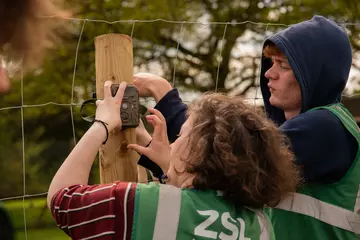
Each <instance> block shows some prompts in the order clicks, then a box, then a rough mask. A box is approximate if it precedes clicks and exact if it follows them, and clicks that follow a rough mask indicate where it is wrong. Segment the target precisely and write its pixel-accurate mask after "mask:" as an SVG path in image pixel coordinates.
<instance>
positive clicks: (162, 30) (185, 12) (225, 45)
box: [0, 0, 360, 198]
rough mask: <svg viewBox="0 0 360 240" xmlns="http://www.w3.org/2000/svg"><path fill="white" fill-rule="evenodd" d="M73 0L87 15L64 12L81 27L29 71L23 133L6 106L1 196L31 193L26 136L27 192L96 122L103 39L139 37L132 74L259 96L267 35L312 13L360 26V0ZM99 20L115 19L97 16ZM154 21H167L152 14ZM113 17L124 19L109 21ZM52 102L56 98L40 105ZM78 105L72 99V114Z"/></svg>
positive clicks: (42, 185)
mask: <svg viewBox="0 0 360 240" xmlns="http://www.w3.org/2000/svg"><path fill="white" fill-rule="evenodd" d="M74 2H75V3H74V4H76V6H77V7H76V9H77V10H76V11H77V14H76V17H79V18H81V19H88V20H87V21H77V20H62V19H58V20H59V21H67V22H68V24H70V25H72V26H74V28H73V31H72V32H70V33H69V34H68V35H67V36H66V38H65V39H64V41H63V43H62V44H61V45H59V46H58V47H56V48H55V49H54V50H52V51H50V52H49V54H48V55H47V57H46V59H45V61H44V65H43V66H42V68H39V69H37V70H36V71H34V72H33V73H31V74H29V75H27V76H26V77H25V78H24V81H23V102H24V105H31V106H32V105H40V106H37V107H26V108H24V111H23V120H24V121H23V126H24V138H23V135H22V121H21V119H22V118H21V111H20V109H19V108H16V109H8V110H1V111H0V129H1V131H2V132H1V135H0V141H1V145H0V151H1V152H0V161H1V164H2V168H1V169H0V174H1V176H2V180H3V181H1V182H0V198H2V197H8V196H15V195H21V194H22V193H23V186H22V183H23V176H22V171H23V154H22V149H23V142H22V140H23V139H24V147H25V156H24V159H25V167H26V171H25V177H26V178H25V181H26V183H27V184H26V193H28V194H32V193H38V192H44V191H46V190H47V187H48V185H49V182H50V179H51V177H52V176H53V175H54V173H55V171H56V169H57V168H58V167H59V165H60V164H61V162H62V161H63V160H64V159H65V157H66V156H67V155H68V153H69V152H70V151H71V148H72V147H73V146H74V133H73V124H74V130H75V131H74V132H75V138H76V139H79V138H80V137H81V136H82V134H83V133H84V131H85V130H86V129H87V128H88V126H89V125H88V123H86V122H84V121H83V120H82V119H81V117H80V113H79V109H80V108H79V104H81V103H82V101H83V100H84V99H87V98H90V97H91V93H92V92H94V91H95V61H94V60H95V52H94V38H95V37H96V36H98V35H101V34H106V33H124V34H128V35H132V37H133V49H134V72H138V71H150V72H155V70H156V69H158V71H159V73H160V74H162V75H163V76H164V77H165V78H167V79H168V80H169V81H171V82H173V83H174V84H175V86H177V87H179V88H180V90H181V92H185V91H193V92H204V91H209V90H214V89H215V88H217V89H218V90H220V91H225V92H229V93H231V94H239V95H240V94H241V95H248V96H253V94H254V91H256V89H257V85H258V79H259V77H258V75H259V63H260V56H261V44H262V42H263V40H264V38H265V36H267V35H269V34H271V33H272V32H275V31H278V30H280V29H282V28H284V27H285V26H286V25H290V24H293V23H297V22H299V21H302V20H306V19H309V18H311V17H312V16H313V15H314V14H322V15H324V16H327V17H330V18H333V19H335V20H336V21H338V22H340V23H345V22H354V23H356V22H358V19H359V13H360V11H359V9H360V2H358V1H357V0H342V1H330V2H329V1H325V0H317V1H315V0H303V1H300V0H297V1H296V0H293V1H290V0H280V1H279V0H277V1H273V0H263V1H252V0H232V1H220V0H194V1H184V0H172V1H167V0H157V1H145V0H124V1H116V0H106V1H103V0H81V1H80V0H77V1H74ZM95 19H97V20H106V21H107V22H104V21H93V20H95ZM155 19H165V20H167V21H160V20H158V21H153V20H155ZM118 20H121V21H118ZM133 20H142V21H133ZM114 21H118V22H116V23H112V24H110V23H109V22H114ZM145 21H147V22H145ZM183 21H185V22H184V23H183ZM199 22H201V23H206V22H214V23H216V24H199ZM220 22H221V24H220ZM255 23H257V24H255ZM344 26H345V27H346V28H347V30H348V32H349V36H350V39H351V42H352V44H353V47H354V58H356V57H357V56H358V54H359V50H360V44H359V31H360V29H359V27H358V25H344ZM80 36H81V37H80ZM79 39H80V41H79ZM78 43H79V44H78ZM119 57H121V56H119ZM75 60H76V61H75ZM75 63H76V65H75ZM75 66H76V68H75V69H74V67H75ZM354 67H357V68H359V67H360V66H359V63H358V62H356V61H354ZM74 73H75V75H74ZM48 102H54V103H57V105H54V104H47V105H42V104H44V103H48ZM70 103H74V105H73V107H72V114H71V111H70V109H71V108H70V105H69V104H70ZM59 104H60V105H59ZM61 104H63V105H61ZM21 105H22V98H21V82H20V81H16V82H14V84H13V88H12V91H11V92H10V93H9V94H7V95H5V96H2V97H1V101H0V108H4V107H12V106H21ZM72 119H73V121H72ZM5 131H6V132H5ZM97 171H98V169H97V167H96V166H95V167H94V171H93V174H94V175H93V181H94V182H97V181H98V178H97Z"/></svg>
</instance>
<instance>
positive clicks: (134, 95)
mask: <svg viewBox="0 0 360 240" xmlns="http://www.w3.org/2000/svg"><path fill="white" fill-rule="evenodd" d="M118 89H119V84H113V85H111V94H112V96H113V97H114V96H115V95H116V93H117V91H118ZM96 100H97V99H96V94H95V93H93V98H92V99H89V100H86V101H85V102H83V104H82V105H81V110H80V111H81V117H82V119H84V120H85V121H87V122H93V121H94V119H95V114H93V115H90V116H89V115H88V116H86V114H85V113H84V112H86V109H85V107H86V106H87V105H90V104H91V105H94V106H95V103H96ZM120 108H121V109H120V118H121V121H122V128H121V129H126V128H136V127H137V126H139V122H140V112H139V108H140V103H139V91H138V90H137V88H136V87H135V86H134V85H132V84H128V85H127V87H126V89H125V92H124V97H123V100H122V103H121V106H120Z"/></svg>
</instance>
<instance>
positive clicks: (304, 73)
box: [155, 16, 357, 183]
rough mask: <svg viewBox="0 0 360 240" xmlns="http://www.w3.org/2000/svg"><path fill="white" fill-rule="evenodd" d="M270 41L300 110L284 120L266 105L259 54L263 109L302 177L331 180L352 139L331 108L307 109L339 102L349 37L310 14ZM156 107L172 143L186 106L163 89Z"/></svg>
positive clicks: (352, 150)
mask: <svg viewBox="0 0 360 240" xmlns="http://www.w3.org/2000/svg"><path fill="white" fill-rule="evenodd" d="M269 42H273V43H275V44H276V45H277V46H278V47H279V48H280V50H281V51H282V52H283V53H284V54H285V55H286V56H287V57H288V60H289V64H290V65H291V67H292V69H293V71H294V74H295V77H296V79H297V80H298V82H299V85H300V89H301V97H302V109H301V114H299V115H298V116H296V117H295V118H293V119H291V120H288V121H285V120H286V119H285V116H284V112H283V111H282V110H280V109H278V108H275V107H273V106H271V105H270V103H269V97H270V92H269V89H268V87H267V81H268V80H267V79H266V78H265V76H264V73H265V72H266V70H268V69H269V68H270V67H271V64H272V63H271V60H270V59H266V58H262V66H261V81H260V85H261V91H262V94H263V99H264V105H265V111H266V112H267V114H268V116H269V118H271V119H272V120H273V121H274V122H276V123H277V124H278V125H279V127H280V129H281V130H282V131H284V132H285V134H286V135H287V136H288V137H289V139H290V142H291V144H292V151H294V153H295V155H296V162H297V163H298V165H300V166H302V169H303V177H304V179H305V180H306V181H307V182H322V183H332V182H336V181H338V180H339V179H340V178H341V177H343V176H344V174H345V173H346V171H347V170H348V169H349V167H350V166H351V163H352V162H353V161H354V158H355V155H356V152H357V142H356V140H355V139H354V138H353V137H352V136H351V135H350V133H348V132H347V131H346V129H345V128H344V126H343V125H342V123H341V122H340V120H339V119H338V118H337V117H336V116H335V115H333V114H332V113H331V112H330V111H328V110H315V111H312V112H306V111H307V110H309V109H311V108H313V107H317V106H324V105H327V104H331V103H336V102H339V101H340V100H341V94H342V92H343V90H344V88H345V85H346V82H347V79H348V75H349V70H350V67H351V61H352V54H351V47H350V44H349V40H348V37H347V35H346V33H345V32H344V31H343V30H342V29H341V28H340V27H338V26H337V25H336V24H335V23H334V22H332V21H329V20H327V19H325V18H323V17H320V16H315V17H314V18H313V19H312V20H310V21H307V22H303V23H301V24H297V25H294V26H292V27H290V28H288V29H286V30H284V31H281V32H279V33H277V34H275V35H273V36H272V37H270V38H268V39H267V40H266V41H265V43H264V46H266V44H268V43H269ZM155 108H157V109H158V110H159V111H161V112H162V114H163V115H164V116H165V118H166V122H167V127H168V137H169V140H170V141H171V142H173V141H174V140H175V139H176V134H178V133H179V130H180V128H181V125H182V124H183V123H184V121H185V120H186V116H185V113H186V106H185V104H183V103H182V101H181V99H180V97H179V95H178V92H177V90H176V89H173V90H172V91H170V92H168V93H167V94H166V95H165V96H164V97H163V98H162V99H161V100H160V101H159V102H158V104H157V105H156V106H155Z"/></svg>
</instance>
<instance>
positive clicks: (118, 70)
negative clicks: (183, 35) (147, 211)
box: [95, 34, 139, 183]
mask: <svg viewBox="0 0 360 240" xmlns="http://www.w3.org/2000/svg"><path fill="white" fill-rule="evenodd" d="M95 67H96V96H97V98H98V99H103V98H104V83H105V82H106V81H107V80H111V81H112V82H113V83H121V82H122V81H126V82H127V83H133V46H132V40H131V38H130V37H129V36H127V35H124V34H105V35H101V36H98V37H96V38H95ZM135 142H136V135H135V129H134V128H130V129H126V130H125V131H120V130H115V131H113V132H112V133H111V134H110V135H109V139H108V141H107V143H106V145H104V146H102V147H101V149H100V151H99V161H100V164H99V165H100V182H101V183H111V182H114V181H129V182H137V179H138V178H137V160H138V158H139V156H138V154H137V153H136V152H134V151H132V150H128V149H127V145H128V144H129V143H135Z"/></svg>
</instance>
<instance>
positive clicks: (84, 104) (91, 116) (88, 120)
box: [80, 93, 97, 123]
mask: <svg viewBox="0 0 360 240" xmlns="http://www.w3.org/2000/svg"><path fill="white" fill-rule="evenodd" d="M96 100H97V99H96V94H95V93H93V98H91V99H88V100H85V101H84V102H83V103H82V104H81V109H80V113H81V118H82V119H83V120H85V121H87V122H90V123H93V122H94V120H95V113H94V114H93V115H90V116H86V115H85V114H84V108H85V106H87V105H89V104H93V105H96Z"/></svg>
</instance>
